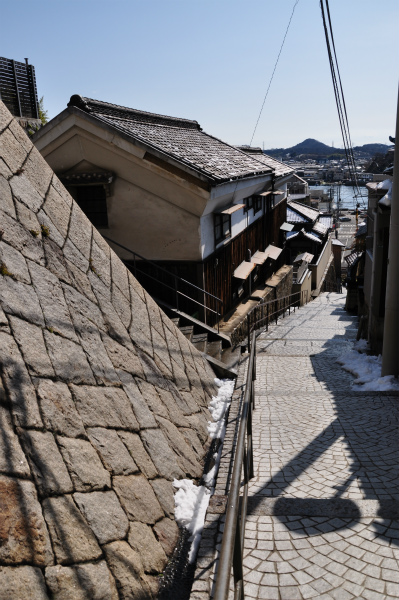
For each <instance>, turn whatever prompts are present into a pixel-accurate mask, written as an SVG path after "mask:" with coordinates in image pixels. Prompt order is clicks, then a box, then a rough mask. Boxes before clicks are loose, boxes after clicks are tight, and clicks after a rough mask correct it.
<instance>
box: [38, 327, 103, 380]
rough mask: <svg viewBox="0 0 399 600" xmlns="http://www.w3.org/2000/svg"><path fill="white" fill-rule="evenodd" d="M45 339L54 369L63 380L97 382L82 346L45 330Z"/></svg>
mask: <svg viewBox="0 0 399 600" xmlns="http://www.w3.org/2000/svg"><path fill="white" fill-rule="evenodd" d="M44 339H45V341H46V346H47V348H48V352H49V356H50V359H51V362H52V364H53V367H54V370H55V372H56V374H57V376H58V377H59V378H60V379H61V380H62V381H67V382H70V383H83V384H85V383H86V384H94V383H96V380H95V379H94V376H93V373H92V370H91V369H90V366H89V363H88V362H87V358H86V355H85V353H84V352H83V350H82V348H81V346H78V344H75V342H72V341H71V340H67V339H65V338H63V337H61V336H60V335H56V334H55V333H51V332H50V331H44Z"/></svg>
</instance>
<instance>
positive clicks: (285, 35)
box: [249, 0, 299, 146]
mask: <svg viewBox="0 0 399 600" xmlns="http://www.w3.org/2000/svg"><path fill="white" fill-rule="evenodd" d="M298 2H299V0H296V2H295V4H294V7H293V9H292V13H291V16H290V20H289V21H288V25H287V29H286V30H285V34H284V38H283V41H282V43H281V46H280V51H279V53H278V56H277V60H276V64H275V65H274V69H273V73H272V76H271V77H270V81H269V85H268V86H267V90H266V94H265V97H264V98H263V103H262V107H261V109H260V112H259V116H258V120H257V121H256V124H255V128H254V131H253V134H252V137H251V141H250V142H249V145H250V146H252V142H253V139H254V136H255V132H256V130H257V128H258V124H259V120H260V117H261V115H262V111H263V107H264V106H265V102H266V98H267V96H268V94H269V90H270V86H271V84H272V81H273V77H274V73H275V72H276V68H277V64H278V61H279V60H280V55H281V52H282V50H283V46H284V42H285V38H286V37H287V33H288V30H289V28H290V25H291V21H292V17H293V16H294V12H295V9H296V5H297V4H298Z"/></svg>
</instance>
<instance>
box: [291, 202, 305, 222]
mask: <svg viewBox="0 0 399 600" xmlns="http://www.w3.org/2000/svg"><path fill="white" fill-rule="evenodd" d="M287 223H306V219H305V217H302V216H301V215H300V214H298V213H297V212H295V211H294V210H291V208H290V207H289V206H288V205H287Z"/></svg>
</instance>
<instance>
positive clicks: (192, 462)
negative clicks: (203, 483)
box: [157, 417, 202, 477]
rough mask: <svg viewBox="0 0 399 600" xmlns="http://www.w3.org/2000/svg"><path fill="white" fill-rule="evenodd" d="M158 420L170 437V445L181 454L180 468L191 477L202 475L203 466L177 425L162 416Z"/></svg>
mask: <svg viewBox="0 0 399 600" xmlns="http://www.w3.org/2000/svg"><path fill="white" fill-rule="evenodd" d="M157 421H158V423H159V424H160V426H161V428H162V430H163V432H164V433H165V435H166V437H167V438H168V440H169V445H170V446H171V447H173V450H174V452H175V453H176V454H177V455H178V456H179V459H178V461H177V462H178V464H179V465H180V468H181V469H183V470H184V472H185V473H186V474H187V475H190V476H191V477H201V475H202V467H201V465H200V464H199V463H198V461H197V456H196V454H195V452H194V451H193V449H192V448H191V447H190V446H189V445H188V444H187V442H186V440H185V439H184V436H183V435H182V434H181V433H180V431H179V430H178V429H177V427H176V426H175V425H173V423H171V422H170V421H168V420H167V419H163V418H162V417H157Z"/></svg>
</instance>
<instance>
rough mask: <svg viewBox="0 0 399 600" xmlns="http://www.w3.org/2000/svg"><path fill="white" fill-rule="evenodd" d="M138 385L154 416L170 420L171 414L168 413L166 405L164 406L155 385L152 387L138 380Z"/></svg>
mask: <svg viewBox="0 0 399 600" xmlns="http://www.w3.org/2000/svg"><path fill="white" fill-rule="evenodd" d="M136 383H137V385H138V388H139V390H140V392H141V395H142V396H143V398H144V400H145V402H146V404H147V406H148V407H149V409H150V410H151V412H152V413H153V414H154V415H159V416H161V417H164V418H165V419H168V418H169V412H168V410H167V408H166V406H164V404H162V402H161V399H160V397H159V395H158V393H157V390H156V388H155V387H154V386H153V385H151V384H150V383H147V382H146V381H144V380H143V379H139V378H137V379H136Z"/></svg>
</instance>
